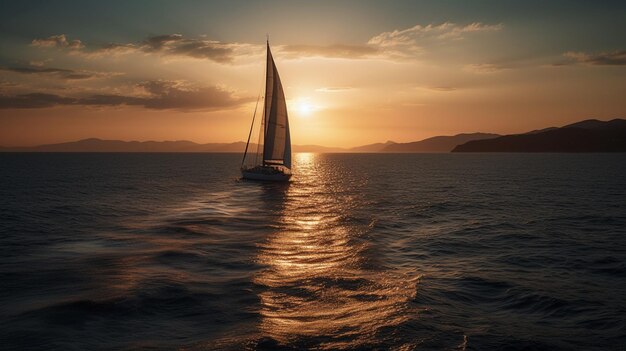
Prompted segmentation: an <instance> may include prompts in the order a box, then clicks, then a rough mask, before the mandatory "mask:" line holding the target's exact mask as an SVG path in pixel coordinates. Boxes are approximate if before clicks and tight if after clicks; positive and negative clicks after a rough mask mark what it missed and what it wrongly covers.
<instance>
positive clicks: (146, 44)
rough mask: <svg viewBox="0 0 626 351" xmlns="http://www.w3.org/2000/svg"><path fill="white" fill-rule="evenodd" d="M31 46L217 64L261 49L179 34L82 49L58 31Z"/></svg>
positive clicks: (229, 61) (86, 55)
mask: <svg viewBox="0 0 626 351" xmlns="http://www.w3.org/2000/svg"><path fill="white" fill-rule="evenodd" d="M32 45H33V46H38V47H57V48H61V49H71V50H72V53H73V54H79V55H82V56H85V57H90V58H96V57H105V56H119V55H124V54H131V53H146V54H156V55H162V56H169V57H179V58H194V59H206V60H211V61H214V62H217V63H233V61H234V60H235V59H236V58H237V57H238V56H246V55H249V54H250V53H252V52H254V51H259V50H258V49H260V48H261V46H254V45H249V44H239V43H222V42H219V41H215V40H207V39H197V38H185V37H184V36H183V35H181V34H166V35H157V36H153V37H149V38H147V39H145V40H143V41H141V42H137V43H122V44H120V43H109V44H107V45H105V46H102V47H100V48H95V49H93V48H86V47H85V45H83V44H82V42H81V41H80V40H73V41H71V42H68V41H67V39H66V37H65V35H64V34H61V35H53V36H51V37H48V38H45V39H35V40H33V41H32ZM255 48H256V49H255ZM259 52H260V51H259Z"/></svg>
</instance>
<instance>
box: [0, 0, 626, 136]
mask: <svg viewBox="0 0 626 351" xmlns="http://www.w3.org/2000/svg"><path fill="white" fill-rule="evenodd" d="M366 3H367V4H369V5H368V6H369V7H368V6H359V7H358V8H357V7H355V10H354V11H356V12H354V13H351V15H350V16H352V17H345V16H344V17H340V18H335V17H336V16H324V11H323V10H324V9H318V8H312V7H311V8H307V6H309V7H310V6H316V5H305V4H304V3H302V4H300V7H294V6H293V5H291V7H290V10H289V11H292V13H293V16H287V17H285V16H284V14H283V17H278V15H277V14H274V13H271V12H260V13H256V14H255V13H252V12H250V11H249V9H248V8H247V7H246V6H244V5H239V6H238V7H236V8H225V9H224V12H228V14H229V15H228V16H231V18H232V19H233V20H239V18H240V17H238V16H246V18H250V19H256V20H259V21H260V20H262V19H266V20H267V22H268V23H272V24H271V25H268V27H272V28H255V27H254V26H249V27H245V28H241V26H238V28H237V30H236V31H231V30H230V28H229V27H228V26H227V25H225V24H224V25H222V27H219V26H217V28H208V27H206V28H203V27H202V25H203V24H202V23H203V22H201V21H195V22H194V21H191V20H190V22H189V23H187V22H186V21H187V17H185V15H184V14H181V13H172V14H169V13H166V11H165V10H163V9H156V10H154V11H156V12H154V13H151V12H149V11H148V13H146V14H144V18H143V19H141V20H142V21H145V22H146V23H148V24H149V25H150V26H157V24H152V21H151V17H150V16H155V18H156V17H158V18H160V19H161V22H158V21H156V22H158V23H169V27H168V25H163V28H159V27H149V29H146V28H148V26H149V25H148V24H143V25H142V26H139V25H138V24H137V23H134V22H131V21H134V20H135V19H134V18H133V19H131V17H130V15H129V17H128V18H126V17H119V18H118V20H119V21H121V22H120V23H125V22H124V21H128V27H131V28H130V29H128V28H124V29H125V30H124V31H123V32H121V31H120V32H119V33H118V32H115V31H114V29H108V30H104V31H103V32H102V33H101V31H99V30H95V29H94V30H90V29H89V27H87V26H86V25H85V24H84V23H83V24H80V23H72V22H71V21H73V19H72V18H74V17H75V16H69V15H66V16H67V18H65V21H66V23H65V24H64V23H63V21H62V19H56V21H57V22H58V23H57V22H53V23H52V25H50V28H45V27H44V28H38V27H37V28H36V29H33V28H32V27H29V26H31V25H30V24H29V23H33V21H35V19H34V18H33V16H35V15H34V14H33V12H32V11H31V12H24V13H20V12H19V10H20V9H14V11H13V12H14V14H15V13H17V14H18V15H16V16H14V17H15V18H17V19H15V20H12V21H9V20H7V24H6V27H7V28H9V29H11V30H6V31H3V34H2V37H3V39H4V40H3V43H4V44H3V50H2V55H1V56H0V145H2V146H27V145H36V144H44V143H54V142H63V141H72V140H78V139H84V138H89V137H98V138H103V139H122V140H180V139H186V140H192V141H195V142H201V143H204V142H233V141H239V140H245V139H246V137H247V133H248V128H249V125H250V122H251V118H252V112H253V110H254V103H255V101H256V97H257V95H258V94H259V91H260V88H261V85H262V80H263V69H264V60H265V58H264V50H263V47H264V42H263V41H264V39H265V32H266V31H269V32H271V34H272V37H271V40H270V44H271V45H272V50H273V52H274V57H275V60H276V64H277V67H278V70H279V72H280V74H281V78H282V82H283V85H284V88H285V92H286V96H287V99H288V108H289V114H290V126H291V128H292V142H293V143H294V144H301V145H302V144H318V145H325V146H340V147H348V146H357V145H362V144H367V143H374V142H384V141H386V140H394V141H396V142H408V141H415V140H420V139H423V138H426V137H430V136H435V135H452V134H458V133H463V132H493V133H501V134H505V133H517V132H525V131H529V130H532V129H539V128H545V127H548V126H560V125H563V124H567V123H571V122H575V121H578V120H582V119H587V118H598V119H612V118H618V117H624V116H625V112H626V102H625V101H624V98H623V92H624V91H626V72H625V70H624V67H625V66H624V65H626V53H625V52H624V51H623V49H624V47H623V46H619V45H620V43H621V44H624V41H623V35H621V38H620V37H619V36H618V35H616V34H615V33H606V32H605V33H604V37H601V35H602V34H603V33H602V30H604V31H606V28H602V26H609V27H611V26H613V27H611V28H614V27H615V26H618V27H619V26H623V24H619V22H620V21H621V19H620V18H619V16H617V15H615V14H613V15H612V12H614V11H611V9H610V8H607V9H604V10H603V11H600V10H598V11H597V13H596V14H595V17H593V18H591V21H592V22H593V23H591V24H593V25H594V26H595V27H594V28H595V29H594V30H596V31H597V33H596V32H594V31H591V32H590V29H588V28H587V30H586V31H584V33H586V34H584V35H583V34H581V36H579V39H580V40H579V41H574V40H572V39H571V38H570V37H569V36H568V34H572V35H575V34H576V32H577V31H579V30H580V31H581V33H583V32H582V31H583V30H585V29H586V28H582V29H577V28H578V27H577V26H581V24H580V23H581V22H580V21H581V20H584V19H586V18H587V17H586V16H588V13H589V11H588V9H585V8H581V9H580V11H579V12H576V11H571V13H568V12H564V13H561V15H562V16H563V17H562V18H560V21H554V18H552V17H549V15H550V13H549V9H548V10H546V11H547V13H548V17H547V18H543V19H542V18H537V17H532V16H528V17H524V16H523V13H522V15H520V16H516V15H515V13H514V9H511V10H507V9H506V8H504V9H500V10H499V11H500V12H498V11H495V10H494V13H487V12H485V13H482V12H480V11H466V12H463V11H460V10H459V9H458V8H454V6H453V5H447V6H449V7H451V8H449V9H448V10H449V12H450V15H449V16H445V15H441V12H434V11H435V10H437V9H433V7H436V6H438V5H433V4H430V3H429V4H426V3H424V4H422V3H419V4H417V5H415V4H412V3H410V2H409V3H407V2H402V1H398V2H397V3H396V4H397V5H398V7H399V8H400V10H401V6H400V5H403V6H413V7H411V9H412V10H414V11H415V13H416V14H417V13H419V16H413V17H415V19H413V18H412V16H410V13H409V14H406V13H403V14H402V16H401V14H399V13H398V14H394V11H397V9H395V8H393V7H391V6H389V7H384V8H380V9H377V8H376V6H378V5H372V4H371V3H369V2H366ZM280 4H281V3H280V2H271V5H270V6H276V7H278V6H279V5H280ZM322 4H324V5H325V6H326V7H329V6H332V5H329V4H327V3H323V2H322ZM357 4H358V2H357ZM363 4H365V3H363ZM420 4H422V5H423V6H422V8H420V7H419V6H418V5H420ZM427 5H428V6H427ZM116 6H118V7H120V6H122V5H121V4H117V5H116ZM198 6H200V5H198ZM207 6H208V5H207ZM224 6H226V5H224ZM317 6H321V5H317ZM337 6H339V5H337ZM355 6H356V5H355ZM380 6H382V5H380ZM442 6H443V5H442ZM590 6H591V5H590ZM344 7H345V4H343V5H342V7H341V8H340V9H338V11H337V12H340V13H341V11H348V10H346V9H344ZM457 7H463V6H462V3H459V4H458V6H457ZM120 10H124V9H120ZM307 10H308V12H307ZM376 10H378V11H376ZM420 10H423V11H420ZM539 10H540V8H539V7H537V8H532V7H531V8H529V9H526V11H527V12H528V13H530V14H533V13H534V12H533V11H539ZM41 11H42V14H39V16H43V17H44V18H45V16H46V14H45V9H41ZM75 11H76V13H74V15H79V14H81V13H84V12H88V11H92V9H85V8H83V9H81V8H78V9H76V10H75ZM93 11H96V10H93ZM129 11H130V12H132V11H131V10H129ZM407 11H408V10H407ZM407 11H404V12H407ZM428 11H433V13H437V14H436V15H435V14H433V15H432V16H430V17H429V16H428V13H424V12H428ZM555 11H556V10H555ZM63 13H65V12H63ZM307 13H308V15H309V17H310V16H317V17H316V18H318V21H317V22H315V21H312V20H309V21H304V20H303V21H301V22H299V24H295V25H294V24H293V23H294V21H295V19H294V18H298V17H299V16H302V18H308V17H306V16H305V15H307ZM622 13H623V12H622ZM35 14H36V11H35ZM50 16H52V14H50ZM60 16H62V15H60ZM106 16H108V15H107V14H106V13H103V14H102V15H101V17H102V18H103V20H104V19H106ZM117 16H121V15H117ZM228 16H227V17H228ZM368 16H369V17H368ZM394 16H397V18H398V19H397V20H394V18H395V17H394ZM188 17H189V18H192V17H193V16H192V15H191V14H189V15H188ZM418 17H419V18H418ZM12 18H13V17H12ZM163 18H168V19H169V22H168V21H163ZM345 18H350V20H349V21H345V20H341V19H345ZM0 19H1V18H0ZM28 21H31V22H28ZM67 21H69V22H70V23H69V24H67ZM272 21H273V22H272ZM594 21H595V22H594ZM612 21H613V22H612ZM296 22H297V21H296ZM621 22H623V21H621ZM171 23H175V25H172V24H171ZM130 24H132V26H131V25H130ZM286 24H290V25H292V26H293V27H292V29H291V30H290V31H285V30H284V29H282V27H284V26H285V25H286ZM320 24H323V25H324V26H323V27H320V28H317V29H316V27H315V26H316V25H320ZM591 24H590V25H591ZM233 25H234V24H233ZM582 26H583V27H584V26H585V24H582ZM123 27H124V26H123ZM598 27H600V28H599V29H598ZM94 28H95V27H94ZM98 28H100V27H98ZM356 28H358V30H357V29H356ZM299 31H301V33H302V36H301V37H298V36H297V35H294V34H297V33H298V32H299ZM294 32H295V33H294ZM120 33H121V34H120ZM157 33H158V35H157ZM206 33H211V34H206ZM622 33H623V32H622ZM316 35H317V36H316ZM607 35H608V36H611V35H612V36H616V37H617V38H610V37H609V38H607V37H606V36H607ZM596 36H597V38H596ZM8 49H11V50H10V51H9V50H8ZM9 53H10V54H9Z"/></svg>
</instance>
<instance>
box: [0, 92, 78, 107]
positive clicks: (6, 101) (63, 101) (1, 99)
mask: <svg viewBox="0 0 626 351" xmlns="http://www.w3.org/2000/svg"><path fill="white" fill-rule="evenodd" d="M75 103H76V99H75V98H71V97H63V96H59V95H54V94H44V93H30V94H20V95H14V96H8V95H0V109H6V108H44V107H52V106H57V105H72V104H75Z"/></svg>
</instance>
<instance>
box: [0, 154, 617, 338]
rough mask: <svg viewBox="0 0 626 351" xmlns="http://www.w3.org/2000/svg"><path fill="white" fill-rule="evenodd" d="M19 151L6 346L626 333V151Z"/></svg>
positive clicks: (11, 161) (2, 196)
mask: <svg viewBox="0 0 626 351" xmlns="http://www.w3.org/2000/svg"><path fill="white" fill-rule="evenodd" d="M239 157H240V156H239V155H228V154H0V274H1V283H0V285H1V288H0V322H1V323H2V324H1V325H0V349H3V350H13V349H41V350H54V349H58V350H104V349H149V350H161V349H164V350H169V349H184V350H205V349H206V350H214V349H229V350H241V349H251V350H256V349H258V350H265V349H285V350H291V349H303V348H304V349H306V348H310V349H323V350H326V349H330V350H334V349H359V350H369V349H394V350H441V349H443V350H464V349H465V350H490V349H507V350H508V349H511V350H535V349H537V350H558V349H564V350H579V349H585V350H623V349H624V348H625V347H626V155H624V154H585V155H574V154H432V155H428V154H423V155H362V154H357V155H347V154H346V155H342V154H327V155H315V154H297V155H295V163H296V166H295V167H296V169H295V176H294V177H293V179H292V182H291V183H290V184H288V185H279V184H263V183H256V182H248V181H240V180H238V163H239Z"/></svg>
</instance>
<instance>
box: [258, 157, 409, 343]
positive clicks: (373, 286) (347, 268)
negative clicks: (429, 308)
mask: <svg viewBox="0 0 626 351" xmlns="http://www.w3.org/2000/svg"><path fill="white" fill-rule="evenodd" d="M317 157H319V156H317V155H315V154H297V155H296V167H297V168H296V169H297V171H296V176H295V177H294V182H293V184H292V185H291V186H290V187H289V188H288V189H286V196H285V202H284V206H283V207H282V210H281V211H280V216H281V218H280V223H281V226H280V228H278V230H276V231H275V232H274V233H272V234H271V235H270V237H269V238H268V239H267V241H266V242H264V243H262V244H261V245H260V250H259V255H258V257H257V260H258V262H259V263H260V264H262V265H264V266H265V267H266V268H265V269H264V270H262V271H261V272H260V273H259V274H258V275H257V276H256V277H255V283H256V284H258V285H260V286H262V287H263V289H261V292H260V293H259V298H260V301H261V309H260V315H261V323H260V326H259V329H260V331H261V333H262V334H263V335H264V336H266V337H270V338H271V339H273V340H275V341H276V342H278V343H279V344H283V345H288V344H289V345H295V346H296V347H315V348H322V349H336V348H343V347H354V346H375V345H376V344H380V343H381V342H384V341H385V336H384V335H381V333H382V331H383V330H389V329H394V327H397V326H400V325H401V324H402V323H404V322H406V321H407V320H408V319H409V318H412V317H413V314H414V312H415V311H412V310H411V308H410V301H411V300H412V299H413V298H414V296H415V292H416V285H417V278H416V277H411V276H409V275H407V274H401V273H399V272H391V271H386V270H384V268H383V267H380V266H379V265H377V264H376V261H377V259H376V257H375V256H376V248H375V247H374V246H373V244H372V243H371V241H369V240H365V239H364V236H365V235H368V234H371V231H372V226H371V225H368V224H363V223H361V222H359V221H357V222H354V221H350V220H349V219H348V218H349V212H350V211H351V209H352V208H353V206H354V205H355V204H354V203H348V202H346V201H345V199H340V198H338V196H334V194H333V192H332V191H330V189H331V186H330V185H329V184H330V183H331V181H330V180H331V179H332V177H334V176H336V175H335V174H333V173H332V170H330V169H328V168H323V167H321V166H320V163H319V162H317V160H316V158H317ZM387 333H388V332H387ZM388 337H393V336H392V335H391V336H388ZM404 347H405V348H409V349H410V348H411V345H404Z"/></svg>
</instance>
